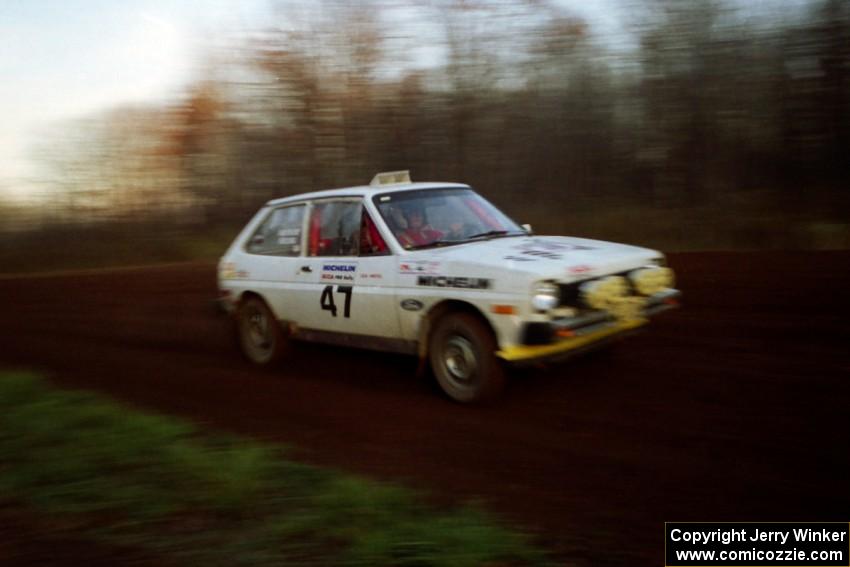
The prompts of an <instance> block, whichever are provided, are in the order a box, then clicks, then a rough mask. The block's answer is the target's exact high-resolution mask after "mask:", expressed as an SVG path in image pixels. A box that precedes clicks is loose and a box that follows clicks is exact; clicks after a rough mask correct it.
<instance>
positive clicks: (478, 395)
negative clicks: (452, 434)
mask: <svg viewBox="0 0 850 567" xmlns="http://www.w3.org/2000/svg"><path fill="white" fill-rule="evenodd" d="M429 350H430V360H431V368H432V369H433V371H434V375H435V377H436V378H437V382H438V383H439V384H440V387H441V388H442V389H443V391H444V392H445V393H446V394H448V396H449V397H451V398H452V399H454V400H456V401H458V402H481V401H485V400H489V399H492V398H494V397H495V396H496V395H498V394H499V392H501V390H502V388H503V387H504V385H505V371H504V368H502V366H501V364H500V363H499V361H498V359H497V358H496V354H495V352H496V340H495V337H493V333H492V332H491V331H490V328H489V327H488V326H487V325H486V323H484V322H483V321H481V319H479V318H478V317H476V316H475V315H472V314H470V313H452V314H449V315H446V316H445V317H443V318H442V319H440V320H439V322H438V323H437V325H436V327H435V328H434V333H433V334H432V336H431V341H430V349H429Z"/></svg>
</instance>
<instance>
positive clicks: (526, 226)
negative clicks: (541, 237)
mask: <svg viewBox="0 0 850 567" xmlns="http://www.w3.org/2000/svg"><path fill="white" fill-rule="evenodd" d="M522 228H524V229H525V232H527V233H528V234H534V231H533V230H531V225H530V224H524V225H522Z"/></svg>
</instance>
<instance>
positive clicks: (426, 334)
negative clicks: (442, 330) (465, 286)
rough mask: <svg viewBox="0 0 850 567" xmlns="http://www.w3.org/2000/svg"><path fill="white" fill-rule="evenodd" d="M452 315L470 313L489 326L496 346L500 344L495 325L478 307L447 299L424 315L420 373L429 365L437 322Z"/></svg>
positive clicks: (418, 349)
mask: <svg viewBox="0 0 850 567" xmlns="http://www.w3.org/2000/svg"><path fill="white" fill-rule="evenodd" d="M450 313H469V314H471V315H473V316H475V317H476V318H478V319H480V320H481V322H483V323H484V324H485V325H486V326H487V329H488V330H489V331H490V333H491V334H492V335H493V338H494V339H495V341H496V344H497V345H498V344H499V335H498V334H497V333H496V329H495V328H494V327H493V324H492V323H491V322H490V320H489V319H488V318H487V316H486V315H484V313H483V312H482V311H481V310H480V309H479V308H478V307H476V306H475V305H473V304H472V303H469V302H468V301H462V300H459V299H445V300H443V301H440V302H439V303H437V304H435V305H432V306H431V308H430V309H429V310H428V312H427V313H425V315H423V317H422V321H421V323H420V325H419V332H418V336H417V350H416V353H417V355H418V356H419V370H420V372H422V371H424V370H425V366H426V365H427V361H428V349H429V347H430V341H431V335H432V333H433V330H434V327H435V325H436V323H437V321H439V320H440V319H441V318H442V317H445V316H446V315H448V314H450Z"/></svg>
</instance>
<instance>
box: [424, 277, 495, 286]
mask: <svg viewBox="0 0 850 567" xmlns="http://www.w3.org/2000/svg"><path fill="white" fill-rule="evenodd" d="M416 285H422V286H427V287H456V288H461V289H490V280H489V279H487V278H466V277H447V276H419V277H418V278H417V279H416Z"/></svg>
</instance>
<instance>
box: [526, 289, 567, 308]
mask: <svg viewBox="0 0 850 567" xmlns="http://www.w3.org/2000/svg"><path fill="white" fill-rule="evenodd" d="M560 300H561V294H560V290H559V289H558V286H557V285H555V284H553V283H551V282H540V283H538V284H537V285H536V286H534V290H533V292H532V295H531V306H532V307H534V308H535V309H536V310H538V311H549V310H550V309H554V308H555V307H557V306H558V303H559V302H560Z"/></svg>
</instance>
